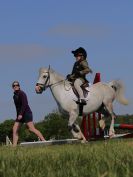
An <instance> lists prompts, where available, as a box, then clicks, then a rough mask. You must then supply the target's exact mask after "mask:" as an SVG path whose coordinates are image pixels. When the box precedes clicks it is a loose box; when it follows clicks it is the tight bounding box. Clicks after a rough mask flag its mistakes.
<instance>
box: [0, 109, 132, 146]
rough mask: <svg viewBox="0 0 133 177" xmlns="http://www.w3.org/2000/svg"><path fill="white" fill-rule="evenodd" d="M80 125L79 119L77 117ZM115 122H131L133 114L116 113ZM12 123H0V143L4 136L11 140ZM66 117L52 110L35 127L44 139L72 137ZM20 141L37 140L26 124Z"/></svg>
mask: <svg viewBox="0 0 133 177" xmlns="http://www.w3.org/2000/svg"><path fill="white" fill-rule="evenodd" d="M77 121H78V123H79V125H81V121H82V120H81V119H77ZM115 123H119V124H120V123H125V124H133V115H118V116H117V118H116V120H115ZM13 124H14V120H13V119H9V120H5V121H4V122H2V123H0V144H4V143H5V140H6V136H8V137H9V138H10V140H11V141H12V127H13ZM67 124H68V118H67V117H65V116H64V115H61V114H60V113H59V112H58V111H53V112H52V113H49V114H48V115H46V116H45V117H44V119H43V120H42V121H39V122H37V123H35V127H36V128H37V129H38V130H40V131H41V133H42V134H43V135H44V137H45V139H46V140H49V139H66V138H72V135H71V133H70V132H69V131H68V126H67ZM19 134H20V138H19V141H20V142H24V141H37V140H38V138H37V137H36V136H35V135H34V134H33V133H31V132H29V131H28V129H27V128H26V125H25V124H24V125H22V127H21V130H20V132H19Z"/></svg>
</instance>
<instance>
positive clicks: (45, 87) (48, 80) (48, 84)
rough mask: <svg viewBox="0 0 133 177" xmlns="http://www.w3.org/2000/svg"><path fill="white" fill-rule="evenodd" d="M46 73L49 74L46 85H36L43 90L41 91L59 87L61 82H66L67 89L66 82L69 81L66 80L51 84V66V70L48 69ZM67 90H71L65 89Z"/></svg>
mask: <svg viewBox="0 0 133 177" xmlns="http://www.w3.org/2000/svg"><path fill="white" fill-rule="evenodd" d="M45 73H47V74H48V76H47V78H46V81H45V83H44V84H40V83H37V84H36V86H39V87H40V88H41V91H45V90H46V89H47V88H48V87H51V86H54V85H57V84H59V83H61V82H64V87H65V81H66V80H67V79H65V80H64V79H63V80H60V81H58V82H56V83H54V84H50V66H49V68H48V71H47V72H45ZM65 90H67V91H69V90H70V89H66V88H65Z"/></svg>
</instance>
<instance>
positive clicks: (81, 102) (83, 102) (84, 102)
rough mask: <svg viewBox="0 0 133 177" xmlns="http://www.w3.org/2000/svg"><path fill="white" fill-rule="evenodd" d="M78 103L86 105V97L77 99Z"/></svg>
mask: <svg viewBox="0 0 133 177" xmlns="http://www.w3.org/2000/svg"><path fill="white" fill-rule="evenodd" d="M76 103H77V104H81V105H86V100H85V99H79V100H77V101H76Z"/></svg>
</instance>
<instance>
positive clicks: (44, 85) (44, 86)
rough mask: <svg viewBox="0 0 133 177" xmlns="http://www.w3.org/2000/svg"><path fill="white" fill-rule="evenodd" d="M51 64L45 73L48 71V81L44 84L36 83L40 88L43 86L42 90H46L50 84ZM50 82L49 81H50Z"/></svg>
mask: <svg viewBox="0 0 133 177" xmlns="http://www.w3.org/2000/svg"><path fill="white" fill-rule="evenodd" d="M49 71H50V66H49V68H48V71H47V72H45V73H48V76H47V78H46V81H45V83H44V84H40V83H37V84H36V86H39V87H40V88H41V90H42V91H45V90H46V88H47V87H48V86H50V84H49V83H50V72H49ZM48 82H49V83H48ZM46 85H48V86H46Z"/></svg>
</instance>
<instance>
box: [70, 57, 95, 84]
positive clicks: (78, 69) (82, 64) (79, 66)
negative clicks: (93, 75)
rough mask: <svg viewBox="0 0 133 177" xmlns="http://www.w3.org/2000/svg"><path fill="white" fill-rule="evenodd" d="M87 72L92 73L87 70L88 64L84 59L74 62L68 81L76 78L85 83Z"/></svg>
mask: <svg viewBox="0 0 133 177" xmlns="http://www.w3.org/2000/svg"><path fill="white" fill-rule="evenodd" d="M89 72H92V71H91V69H90V68H89V66H88V62H87V60H86V59H84V60H79V61H76V62H75V63H74V66H73V69H72V73H71V76H70V79H71V80H75V79H77V78H80V79H81V80H82V81H86V74H88V73H89Z"/></svg>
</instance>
